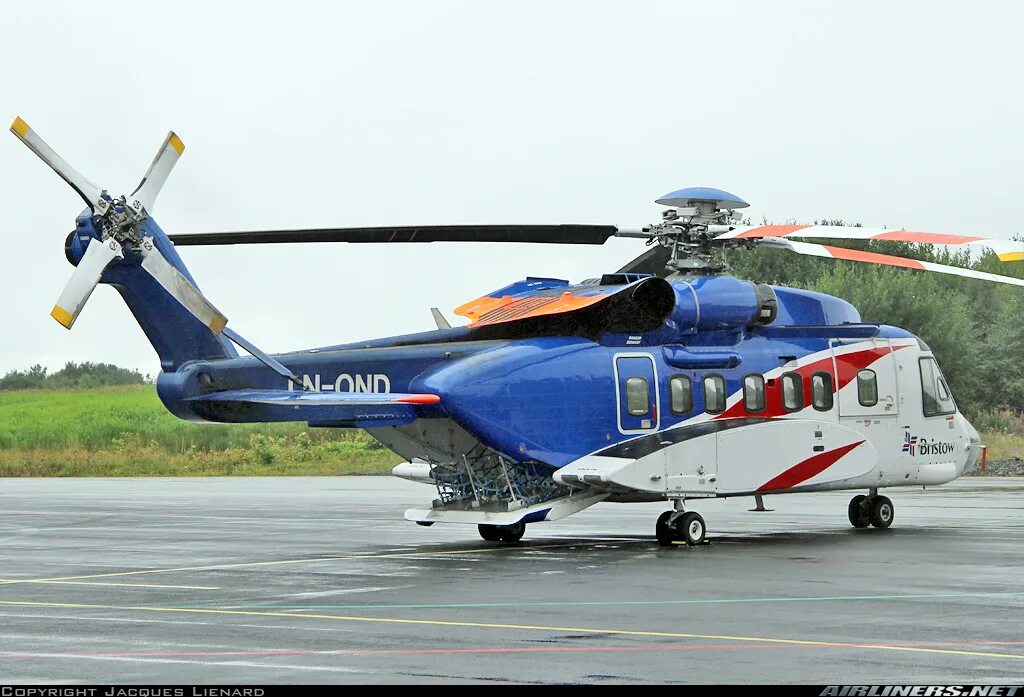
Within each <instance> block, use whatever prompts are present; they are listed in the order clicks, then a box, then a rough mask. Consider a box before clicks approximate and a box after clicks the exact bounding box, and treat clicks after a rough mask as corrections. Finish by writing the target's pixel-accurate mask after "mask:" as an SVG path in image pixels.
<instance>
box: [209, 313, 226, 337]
mask: <svg viewBox="0 0 1024 697" xmlns="http://www.w3.org/2000/svg"><path fill="white" fill-rule="evenodd" d="M227 324H228V318H227V317H225V316H224V315H217V316H215V317H214V318H213V319H212V320H210V325H209V326H210V331H212V332H213V333H214V334H220V333H221V332H222V331H224V327H226V326H227Z"/></svg>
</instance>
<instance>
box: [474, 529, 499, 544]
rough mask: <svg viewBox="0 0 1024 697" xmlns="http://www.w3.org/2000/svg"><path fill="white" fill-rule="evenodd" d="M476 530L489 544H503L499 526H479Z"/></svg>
mask: <svg viewBox="0 0 1024 697" xmlns="http://www.w3.org/2000/svg"><path fill="white" fill-rule="evenodd" d="M476 529H477V530H479V531H480V537H482V538H484V539H485V540H487V541H488V542H501V529H500V528H499V527H498V526H497V525H477V526H476Z"/></svg>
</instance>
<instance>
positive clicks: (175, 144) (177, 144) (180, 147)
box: [167, 131, 185, 157]
mask: <svg viewBox="0 0 1024 697" xmlns="http://www.w3.org/2000/svg"><path fill="white" fill-rule="evenodd" d="M167 140H168V142H169V143H170V144H171V147H172V148H174V150H175V152H177V153H178V156H179V157H180V156H181V153H183V152H185V144H184V143H182V142H181V138H179V137H178V134H177V133H175V132H174V131H171V135H170V136H169V137H168V139H167Z"/></svg>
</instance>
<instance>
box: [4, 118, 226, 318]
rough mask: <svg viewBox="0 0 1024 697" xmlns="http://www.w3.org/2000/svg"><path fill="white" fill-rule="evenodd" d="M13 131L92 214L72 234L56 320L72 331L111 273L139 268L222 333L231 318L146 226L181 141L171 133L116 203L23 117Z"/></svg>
mask: <svg viewBox="0 0 1024 697" xmlns="http://www.w3.org/2000/svg"><path fill="white" fill-rule="evenodd" d="M11 132H12V133H14V135H16V136H17V137H18V139H19V140H21V142H23V143H24V144H25V145H26V146H27V147H28V148H29V149H30V150H31V151H32V152H34V153H35V154H36V155H37V156H38V157H39V158H40V159H41V160H42V161H43V162H45V163H46V164H47V165H48V166H49V167H50V168H51V169H52V170H53V171H54V172H56V173H57V174H58V175H59V176H60V177H61V179H63V180H64V181H66V182H67V183H68V184H69V185H70V186H71V188H73V189H74V190H75V191H76V192H78V195H79V196H81V197H82V200H84V201H85V203H86V205H88V206H89V209H90V210H91V211H92V214H93V215H92V216H91V217H87V218H86V219H82V218H80V219H79V227H78V229H76V231H75V233H74V235H73V241H72V244H71V245H70V247H69V258H70V259H72V260H77V264H76V266H77V268H76V269H75V272H74V273H73V274H72V276H71V280H70V281H69V282H68V284H67V286H66V287H65V288H64V292H63V293H61V296H60V298H59V299H58V300H57V304H56V305H55V306H54V308H53V311H52V312H51V313H50V314H51V315H52V316H53V318H54V319H56V320H57V321H58V322H60V324H61V325H63V326H64V327H66V328H68V329H70V328H71V327H72V325H73V324H74V323H75V320H76V319H77V318H78V315H79V313H80V312H81V311H82V308H83V307H84V306H85V303H86V302H87V301H88V299H89V296H90V295H92V291H93V289H95V288H96V286H97V285H98V284H99V283H100V282H101V281H102V280H103V274H104V272H105V271H106V270H107V268H108V267H110V266H111V265H128V266H138V267H141V268H142V269H143V270H144V271H145V272H146V273H148V274H149V275H150V276H152V277H153V278H154V279H155V280H156V281H157V283H159V284H160V286H161V287H162V288H163V289H164V290H165V291H167V293H168V294H170V295H171V296H172V297H173V298H174V299H175V300H177V301H178V302H179V303H180V304H181V305H182V306H183V307H184V308H185V309H186V310H188V312H190V313H191V314H192V315H193V316H194V317H196V318H197V319H198V320H199V321H200V322H202V323H203V324H204V325H206V326H207V327H208V328H209V329H210V330H211V331H212V332H213V333H214V334H220V332H221V331H222V330H223V329H224V326H225V325H226V324H227V318H226V317H225V316H224V315H223V314H221V312H220V311H219V310H217V308H216V307H214V305H213V303H211V302H210V301H209V300H208V299H207V298H206V296H204V295H203V294H202V292H200V290H199V289H198V288H197V287H196V286H195V284H194V283H193V282H192V281H191V279H190V278H189V277H188V276H187V275H186V274H185V273H183V270H182V269H180V268H178V266H177V265H176V264H174V263H172V261H170V260H168V258H167V257H166V256H165V254H164V253H163V252H162V251H161V249H160V247H161V244H165V245H167V246H168V247H169V246H170V244H171V243H170V241H169V240H167V238H166V237H164V236H163V234H162V233H160V236H161V237H162V240H158V239H157V237H156V233H155V232H154V231H153V229H151V228H150V226H149V225H147V221H148V220H149V216H150V212H151V211H152V209H153V206H154V204H155V202H156V197H157V195H158V194H159V193H160V190H161V189H162V188H163V185H164V182H166V181H167V177H168V176H169V175H170V173H171V170H172V169H173V168H174V165H175V164H176V163H177V161H178V159H179V158H180V157H181V154H182V152H184V150H185V144H184V143H183V142H182V141H181V138H179V137H178V136H177V135H176V134H175V133H174V132H173V131H171V132H170V133H168V134H167V137H166V138H165V139H164V142H163V144H162V145H161V146H160V149H159V150H158V151H157V154H156V157H155V158H154V159H153V162H152V163H151V164H150V166H149V169H148V170H147V171H146V174H145V176H144V177H143V178H142V181H141V182H140V183H139V185H138V186H137V187H136V188H135V190H134V191H133V192H132V193H131V194H130V195H126V196H121V197H119V198H116V199H114V198H112V197H111V196H110V195H109V194H108V193H107V191H106V190H105V189H101V188H100V187H99V186H97V185H96V184H94V183H93V182H92V181H90V180H89V179H87V178H86V177H84V176H83V175H82V174H80V173H79V172H78V171H77V170H76V169H75V168H74V167H72V166H71V165H70V164H68V162H67V161H66V160H64V159H63V158H62V157H61V156H60V155H58V154H57V153H56V151H55V150H54V149H53V148H51V147H50V146H49V145H47V144H46V142H45V141H44V140H43V139H42V138H40V137H39V136H38V134H36V132H35V131H33V130H32V129H31V128H30V127H29V125H28V124H27V123H25V121H24V120H23V119H22V118H21V117H17V118H15V119H14V123H13V124H11ZM153 227H155V225H154V226H153ZM172 255H173V253H172ZM174 256H175V258H176V255H174ZM179 262H180V260H179Z"/></svg>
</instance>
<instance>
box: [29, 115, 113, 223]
mask: <svg viewBox="0 0 1024 697" xmlns="http://www.w3.org/2000/svg"><path fill="white" fill-rule="evenodd" d="M11 133H13V134H14V135H16V136H18V139H19V140H21V142H22V143H24V144H25V145H27V146H28V149H29V150H31V151H32V152H34V153H35V154H36V155H38V156H39V159H40V160H42V161H43V162H45V163H46V164H47V165H49V166H50V169H52V170H53V171H54V172H56V173H57V174H58V175H59V176H60V178H61V179H63V180H64V181H66V182H67V183H68V184H70V185H71V188H72V189H74V190H75V191H77V192H78V195H79V196H81V197H82V200H84V201H85V202H86V204H88V206H89V208H91V209H92V210H94V211H97V212H103V211H105V210H106V209H107V206H108V205H109V204H108V203H107V202H106V201H105V200H104V199H103V197H102V196H101V195H100V194H102V193H103V190H102V189H100V187H98V186H96V185H95V184H93V183H92V182H91V181H89V180H88V179H86V178H85V177H83V176H82V175H81V174H79V173H78V171H77V170H76V169H75V168H74V167H72V166H71V165H69V164H68V163H67V161H66V160H64V158H62V157H61V156H60V155H58V154H57V152H56V151H55V150H54V149H53V148H51V147H50V146H49V145H47V144H46V141H44V140H43V139H42V138H40V137H39V135H38V134H37V133H36V132H35V131H33V130H32V129H31V128H29V126H28V124H27V123H25V122H24V121H22V119H21V117H20V116H17V117H15V119H14V123H12V124H11Z"/></svg>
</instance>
